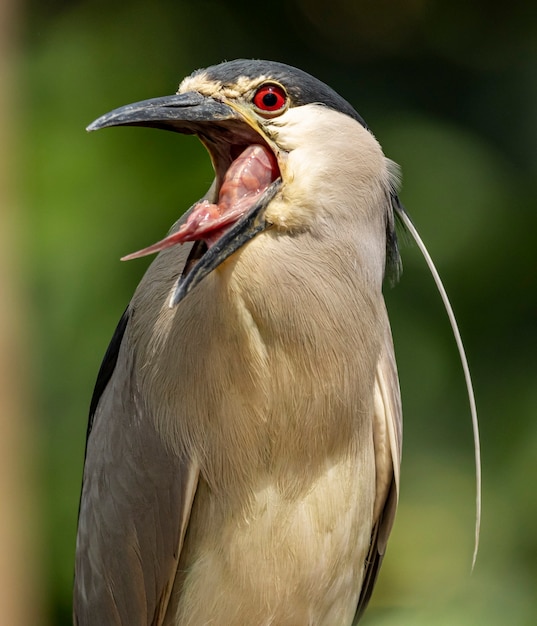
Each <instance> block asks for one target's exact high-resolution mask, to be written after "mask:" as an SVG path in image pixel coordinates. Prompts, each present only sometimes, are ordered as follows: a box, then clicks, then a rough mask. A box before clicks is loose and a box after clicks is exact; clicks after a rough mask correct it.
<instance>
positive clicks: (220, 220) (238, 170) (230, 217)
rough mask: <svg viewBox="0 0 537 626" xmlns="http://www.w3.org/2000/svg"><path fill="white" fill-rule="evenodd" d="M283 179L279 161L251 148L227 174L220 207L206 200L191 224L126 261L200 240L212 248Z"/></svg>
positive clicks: (258, 147) (263, 150) (194, 212)
mask: <svg viewBox="0 0 537 626" xmlns="http://www.w3.org/2000/svg"><path fill="white" fill-rule="evenodd" d="M279 175H280V172H279V169H278V164H277V162H276V158H275V156H274V154H273V153H272V152H271V151H270V150H269V149H268V148H266V147H265V146H261V145H258V144H254V145H252V146H248V147H247V148H246V149H245V150H244V151H243V152H242V153H241V154H240V156H239V157H238V158H237V159H235V160H234V161H233V163H232V164H231V166H230V168H229V169H228V171H227V172H226V175H225V178H224V181H223V183H222V187H221V189H220V194H219V196H218V204H211V203H210V202H209V201H208V200H203V201H202V202H200V203H199V204H197V205H195V206H194V207H193V208H192V210H191V212H190V215H189V216H188V219H187V221H186V222H185V223H184V224H183V225H182V226H181V228H179V230H178V231H177V232H175V233H173V234H171V235H169V236H168V237H166V238H165V239H163V240H162V241H159V242H157V243H155V244H153V245H152V246H149V247H148V248H144V249H143V250H139V251H138V252H133V253H132V254H129V255H127V256H125V257H123V259H122V260H123V261H129V260H130V259H136V258H138V257H142V256H146V255H147V254H153V253H154V252H160V251H161V250H164V249H165V248H169V247H171V246H174V245H176V244H178V243H184V242H186V241H196V240H198V239H203V240H204V241H205V242H206V244H207V246H208V247H210V246H211V245H213V244H214V243H215V242H216V241H217V240H218V239H219V238H220V237H221V236H222V234H223V233H224V232H225V231H226V230H227V229H229V228H230V227H231V226H232V225H233V224H234V223H235V222H236V221H237V220H238V219H239V218H240V217H241V216H242V215H244V214H245V213H247V212H248V209H250V208H251V207H252V206H253V205H254V204H255V202H256V201H257V200H258V198H260V197H261V196H262V195H263V193H264V191H265V190H266V189H267V187H268V186H269V185H270V184H271V183H272V182H273V181H275V180H276V178H278V176H279Z"/></svg>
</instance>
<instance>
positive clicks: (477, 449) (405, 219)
mask: <svg viewBox="0 0 537 626" xmlns="http://www.w3.org/2000/svg"><path fill="white" fill-rule="evenodd" d="M394 209H395V211H396V213H397V216H398V217H399V219H400V220H401V222H402V223H403V225H404V226H405V228H407V229H408V231H409V232H410V234H411V235H412V237H413V238H414V240H415V242H416V244H417V245H418V248H419V249H420V251H421V253H422V254H423V257H424V259H425V261H426V263H427V265H428V267H429V270H430V272H431V274H432V276H433V279H434V282H435V283H436V287H437V289H438V291H439V293H440V297H441V298H442V302H443V303H444V307H445V309H446V312H447V314H448V318H449V323H450V324H451V329H452V330H453V336H454V337H455V342H456V344H457V348H458V350H459V355H460V359H461V363H462V369H463V371H464V378H465V380H466V388H467V390H468V401H469V403H470V412H471V415H472V428H473V432H474V453H475V478H476V504H475V508H476V511H475V538H474V554H473V557H472V570H473V569H474V566H475V562H476V559H477V552H478V550H479V533H480V529H481V446H480V442H479V423H478V419H477V408H476V403H475V395H474V388H473V385H472V378H471V376H470V368H469V367H468V359H467V358H466V352H465V350H464V345H463V343H462V339H461V334H460V332H459V327H458V325H457V320H456V319H455V314H454V313H453V309H452V307H451V303H450V301H449V298H448V295H447V293H446V290H445V288H444V285H443V283H442V280H441V278H440V275H439V274H438V271H437V269H436V266H435V264H434V263H433V260H432V258H431V255H430V254H429V251H428V250H427V248H426V247H425V244H424V243H423V240H422V238H421V237H420V235H419V233H418V231H417V230H416V228H415V226H414V224H413V223H412V220H411V219H410V216H409V215H408V213H407V212H406V211H405V209H404V207H403V206H402V205H401V203H400V202H399V200H398V199H397V198H395V202H394Z"/></svg>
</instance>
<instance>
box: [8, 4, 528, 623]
mask: <svg viewBox="0 0 537 626" xmlns="http://www.w3.org/2000/svg"><path fill="white" fill-rule="evenodd" d="M16 9H17V10H16V12H15V14H12V15H11V16H10V15H7V18H6V19H8V18H9V19H10V20H11V25H12V27H13V28H14V33H15V34H14V35H13V38H12V40H11V41H12V46H11V53H10V56H9V59H11V61H12V63H11V66H10V68H11V69H10V72H11V73H10V76H11V79H10V80H11V83H8V85H9V86H10V88H11V90H12V96H13V97H12V99H11V104H10V105H9V106H10V107H11V108H9V107H8V111H11V113H12V114H13V116H12V117H10V118H9V120H8V121H7V122H6V120H4V127H6V128H7V129H8V131H9V136H10V137H12V140H11V143H10V146H11V147H10V152H9V155H7V158H5V160H6V161H7V162H8V165H9V166H10V167H9V171H11V172H12V173H13V177H12V179H11V190H12V197H14V198H15V203H14V204H13V203H12V205H13V206H17V207H18V210H17V217H16V219H15V222H16V223H15V225H14V231H10V232H14V235H13V237H12V238H11V240H10V245H9V250H10V251H11V252H10V253H9V256H8V258H7V264H8V265H6V267H11V272H10V273H11V276H12V280H16V281H17V282H16V283H15V284H14V286H13V288H14V293H15V294H16V298H15V303H17V302H18V303H19V305H20V309H21V311H19V313H18V314H17V315H16V316H15V317H16V318H17V319H18V326H20V332H19V333H18V334H17V337H18V341H20V346H21V349H22V352H23V354H25V355H26V356H25V357H23V358H22V361H23V363H22V365H21V366H20V370H18V371H20V372H21V373H22V376H23V382H25V381H26V380H29V381H30V382H29V383H28V384H24V385H23V388H22V390H21V391H20V393H19V397H20V398H22V401H23V403H24V404H25V406H26V411H24V412H23V416H27V415H29V418H28V422H27V423H26V426H24V427H23V432H24V433H25V435H24V437H22V442H23V444H22V445H23V446H30V447H29V450H30V451H31V452H30V453H28V447H26V448H24V447H21V450H20V453H19V452H15V455H14V456H15V457H16V458H17V459H18V460H17V467H18V468H19V470H18V474H17V473H15V474H14V476H18V475H20V477H21V480H22V487H21V489H22V490H23V491H24V494H25V495H24V498H23V500H24V503H23V504H21V506H20V508H19V509H18V513H20V518H21V519H20V524H21V528H23V530H24V533H27V534H26V535H23V536H25V537H27V541H25V545H23V546H22V550H23V553H24V555H23V553H22V552H21V554H20V556H19V557H18V558H19V559H20V560H21V561H22V562H23V563H24V567H25V568H26V570H25V571H26V573H25V571H23V572H22V574H21V576H20V578H17V577H15V576H13V577H12V579H11V580H10V582H11V583H13V584H14V585H15V583H16V588H15V587H14V588H13V590H12V591H13V594H14V595H15V596H16V595H17V594H19V595H20V596H21V597H22V599H23V604H24V603H25V604H29V605H31V607H30V609H29V611H28V615H33V617H26V618H21V620H20V622H19V623H20V624H21V625H22V624H23V622H24V623H25V624H28V626H30V624H43V625H44V626H51V625H54V626H66V625H68V624H70V594H71V585H72V571H73V555H74V544H75V532H76V518H77V508H78V498H79V489H80V482H81V472H82V462H83V454H84V439H85V429H86V416H87V408H88V404H89V399H90V396H91V392H92V387H93V383H94V380H95V376H96V372H97V369H98V367H99V364H100V361H101V358H102V355H103V354H104V351H105V349H106V346H107V343H108V341H109V339H110V337H111V334H112V332H113V330H114V327H115V324H116V322H117V320H118V319H119V317H120V315H121V313H122V311H123V309H124V307H125V305H126V303H127V302H128V301H129V299H130V296H131V294H132V292H133V290H134V288H135V286H136V284H137V282H138V281H139V279H140V277H141V276H142V274H143V271H144V269H145V267H146V266H147V264H148V262H149V261H145V260H142V261H135V262H131V263H127V264H123V263H120V262H119V257H120V256H122V255H123V254H125V253H128V252H131V251H133V250H137V249H139V248H141V247H144V246H145V245H147V244H149V243H152V242H153V241H155V240H157V239H158V238H160V237H161V236H162V235H163V234H165V232H166V231H167V229H168V227H169V226H170V225H171V223H172V222H173V221H174V220H176V219H177V217H178V216H179V215H180V214H181V212H182V211H183V210H185V209H186V208H187V207H188V206H190V204H191V203H192V202H194V201H195V200H196V199H197V198H198V197H199V196H200V195H201V194H202V193H203V192H204V191H205V189H206V188H207V186H208V184H209V183H210V180H211V177H212V172H211V168H210V163H209V160H208V157H207V156H206V154H205V152H204V150H203V149H202V147H201V146H200V145H199V144H198V142H197V140H196V139H195V138H192V137H182V136H178V135H174V134H171V133H162V132H157V131H154V130H147V129H112V130H106V131H102V132H99V133H96V134H92V135H87V134H86V133H85V131H84V128H85V126H86V125H87V124H88V123H89V122H91V121H92V120H93V119H94V118H96V117H97V116H99V115H100V114H102V113H104V112H106V111H108V110H110V109H112V108H114V107H116V106H119V105H122V104H126V103H129V102H132V101H136V100H141V99H145V98H149V97H153V96H158V95H167V94H170V93H173V92H174V91H175V89H176V87H177V84H178V83H179V81H180V79H181V78H182V77H183V76H185V75H187V74H189V73H190V72H191V71H192V70H194V69H196V68H199V67H204V66H206V65H210V64H214V63H217V62H220V61H222V60H230V59H233V58H237V57H249V58H251V57H256V58H268V59H273V60H279V61H283V62H286V63H290V64H291V65H296V66H298V67H301V68H302V69H304V70H307V71H309V72H310V73H312V74H314V75H315V76H317V77H318V78H320V79H322V80H324V81H325V82H327V83H328V84H330V85H331V86H332V87H334V88H335V89H336V90H337V91H339V92H340V93H341V94H342V95H343V96H344V97H346V98H347V99H348V100H349V101H350V102H351V103H353V104H354V106H355V107H356V108H357V110H358V111H359V112H360V113H361V115H362V116H363V117H364V118H365V119H366V120H367V122H368V124H369V125H370V127H371V128H372V129H373V132H374V133H375V135H376V136H377V138H378V139H379V141H380V142H381V144H382V146H383V148H384V151H385V153H386V155H387V156H389V157H390V158H392V159H393V160H395V161H397V162H398V163H399V164H400V165H401V167H402V172H403V186H402V191H401V198H402V201H403V202H404V204H405V205H406V206H407V208H408V210H409V212H410V214H411V215H412V217H413V218H414V221H415V223H416V224H417V226H418V228H419V230H420V232H421V234H422V237H423V238H424V240H425V241H426V243H427V245H428V247H429V249H430V251H431V253H432V255H433V257H434V258H435V260H436V262H437V265H438V268H439V270H440V273H441V275H442V276H443V279H444V281H445V283H446V286H447V289H448V292H449V294H450V296H451V299H452V303H453V306H454V308H455V311H456V313H457V316H458V319H459V323H460V326H461V332H462V334H463V337H464V339H465V344H466V348H467V351H468V356H469V360H470V365H471V369H472V372H473V376H474V383H475V388H476V396H477V403H478V408H479V411H480V418H481V432H482V446H483V472H484V492H483V526H482V538H481V551H480V554H479V558H478V562H477V566H476V568H475V571H474V573H473V574H472V575H470V563H471V555H472V548H473V545H472V543H473V524H474V469H473V447H472V435H471V426H470V417H469V410H468V404H467V399H466V395H465V387H464V381H463V377H462V373H461V368H460V365H459V361H458V357H457V353H456V349H455V346H454V342H453V339H452V336H451V332H450V329H449V326H448V322H447V319H446V316H445V313H444V312H443V309H442V306H441V304H440V300H439V297H438V295H437V293H436V291H435V288H434V286H433V283H432V280H431V278H430V276H429V274H428V272H427V270H426V268H425V265H424V262H423V261H422V259H421V258H420V255H419V253H418V251H417V249H416V247H415V246H413V245H412V244H411V243H410V241H409V240H408V238H407V237H405V236H404V235H403V236H401V239H402V254H403V261H404V273H403V276H402V279H401V281H400V283H399V284H398V285H397V286H396V287H395V288H393V289H392V288H390V287H386V297H387V300H388V306H389V310H390V315H391V320H392V325H393V332H394V339H395V344H396V351H397V355H398V362H399V369H400V379H401V387H402V394H403V402H404V412H405V435H404V437H405V447H404V455H403V456H404V459H403V472H402V490H401V500H400V509H399V513H398V517H397V520H396V525H395V529H394V531H393V535H392V539H391V543H390V545H389V550H388V553H387V557H386V559H385V562H384V566H383V570H382V572H381V576H380V580H379V583H378V586H377V589H376V593H375V594H374V597H373V601H372V603H371V606H370V609H369V611H368V613H367V616H366V618H365V619H364V622H363V623H364V625H366V626H367V625H369V626H395V625H404V626H407V625H408V626H414V625H417V626H420V625H433V626H436V625H446V626H447V625H454V624H457V625H459V624H460V625H472V626H473V625H481V624H483V625H485V624H486V625H487V626H496V625H500V624H501V625H503V624H507V623H508V624H515V625H532V624H537V598H536V594H537V539H536V536H537V534H536V526H537V498H536V492H537V489H536V478H537V422H536V420H535V414H536V410H537V386H536V376H535V374H536V367H535V361H536V359H535V351H536V348H537V345H536V344H537V326H536V321H537V289H536V287H537V285H536V270H537V255H536V253H535V252H536V250H535V249H536V245H535V230H536V227H537V211H536V209H537V200H536V196H535V186H536V185H535V176H536V173H537V150H536V147H537V5H535V3H531V2H527V1H517V0H515V1H512V2H510V3H508V4H503V3H502V4H499V3H498V4H495V3H490V2H485V1H484V0H478V1H476V2H471V3H470V2H465V1H463V0H449V1H448V0H436V1H427V0H392V1H388V0H376V1H375V0H369V1H354V2H352V1H350V0H331V1H330V2H327V1H326V0H310V1H308V0H292V1H287V2H284V1H282V0H273V1H272V2H261V3H252V2H240V1H237V2H226V3H225V2H218V1H206V0H196V1H194V0H183V1H175V2H174V1H172V0H168V1H156V2H152V3H148V2H142V1H140V0H135V1H132V2H118V1H117V0H106V1H104V0H92V1H90V0H86V1H76V0H70V1H69V2H67V1H65V0H63V1H62V0H50V1H48V2H47V1H43V0H42V1H40V2H38V1H37V0H33V1H28V2H26V4H25V5H24V6H20V7H19V6H18V5H17V7H16ZM4 17H5V16H4ZM6 23H8V22H6ZM10 28H11V27H5V31H6V32H10V30H9V29H10ZM4 157H6V155H5V154H4ZM4 219H5V217H4ZM8 219H11V218H8ZM8 226H9V223H8ZM6 232H7V231H6ZM9 263H12V264H13V265H11V266H9ZM3 288H5V285H4V286H3ZM6 298H9V294H8V295H7V296H6V297H5V298H4V303H5V305H6V306H7V304H6V303H7V302H8V299H6ZM21 316H22V317H21ZM21 320H22V321H21ZM19 382H20V381H19ZM21 467H22V469H21ZM8 471H9V470H8ZM3 506H4V511H5V506H7V504H4V505H3ZM15 508H17V507H15ZM28 511H31V513H29V512H28ZM27 515H31V517H32V522H31V524H30V525H29V527H28V528H27V526H28V520H27V519H25V516H27ZM32 541H33V543H31V542H32ZM28 542H30V543H28ZM29 545H30V546H31V547H32V548H31V550H29V549H28V546H29ZM30 552H32V554H30ZM34 553H35V555H37V556H34V555H33V554H34ZM5 554H6V553H4V554H3V555H2V554H0V559H2V558H4V559H6V558H7V557H6V556H5ZM9 567H12V568H14V570H13V571H15V570H16V569H17V568H18V565H17V564H15V563H11V564H9V566H8V572H9ZM24 567H23V570H24ZM28 572H30V574H29V573H28ZM25 576H29V578H26V580H27V581H28V583H25V582H24V579H25ZM21 581H22V587H21ZM31 585H33V586H34V587H35V591H32V590H31ZM13 594H12V595H13ZM26 608H28V607H26ZM32 611H33V613H32ZM6 623H8V622H6ZM9 623H11V624H14V623H15V622H14V621H11V622H9ZM252 626H254V625H252ZM334 626H337V625H334Z"/></svg>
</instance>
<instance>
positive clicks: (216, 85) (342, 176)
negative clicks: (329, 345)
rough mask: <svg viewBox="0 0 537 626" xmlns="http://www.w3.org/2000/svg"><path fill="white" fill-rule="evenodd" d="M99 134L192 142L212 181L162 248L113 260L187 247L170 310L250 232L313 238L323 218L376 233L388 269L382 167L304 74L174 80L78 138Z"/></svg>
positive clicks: (389, 186) (232, 65)
mask: <svg viewBox="0 0 537 626" xmlns="http://www.w3.org/2000/svg"><path fill="white" fill-rule="evenodd" d="M108 126H149V127H154V128H161V129H164V130H171V131H175V132H178V133H183V134H195V135H197V136H198V137H199V138H200V140H201V141H202V142H203V144H204V145H205V146H206V148H207V150H208V151H209V154H210V156H211V160H212V163H213V167H214V170H215V174H216V178H215V181H214V183H213V185H212V186H211V188H210V189H209V191H208V192H207V194H206V195H205V197H204V198H203V199H202V200H201V201H200V202H198V203H196V204H195V205H194V206H193V207H191V209H190V210H189V211H188V212H187V213H185V215H184V216H183V218H182V219H181V220H180V221H179V222H178V223H177V225H176V227H175V228H174V230H173V232H172V233H171V234H170V235H168V236H167V237H166V238H165V239H163V240H162V241H159V242H158V243H156V244H154V245H152V246H149V247H148V248H145V249H143V250H140V251H139V252H135V253H134V254H131V255H128V256H127V257H124V258H125V259H132V258H137V257H139V256H145V255H147V254H151V253H154V252H159V251H160V250H163V249H165V248H168V247H170V246H173V245H176V244H179V243H184V242H187V241H194V242H196V243H195V244H194V246H193V247H192V250H191V252H190V256H189V259H188V261H187V263H186V265H185V268H184V270H183V273H182V275H181V277H180V279H179V282H178V284H177V286H176V288H175V290H174V292H173V294H172V297H171V300H170V306H175V305H176V304H177V303H178V302H179V301H180V300H181V299H182V298H183V297H184V296H185V295H186V294H187V293H188V292H189V291H190V290H191V289H192V288H193V287H194V286H195V285H197V284H198V283H199V282H200V281H201V280H202V279H203V278H204V277H205V276H206V275H207V274H208V273H209V272H211V271H212V270H214V269H215V268H216V267H218V266H219V265H220V264H221V263H223V262H224V261H225V260H226V259H227V258H228V257H229V256H230V255H231V254H233V253H234V252H236V251H237V250H238V249H239V248H241V247H242V246H243V245H245V244H246V243H247V242H248V241H250V240H251V239H252V238H253V237H255V236H256V235H257V234H258V233H260V232H261V231H264V230H266V229H268V228H274V229H277V230H279V231H282V232H287V233H297V232H300V231H303V230H308V229H309V230H315V228H316V226H318V225H319V224H325V225H326V224H329V223H330V221H331V220H332V219H334V218H336V221H337V228H338V229H345V228H346V227H347V224H348V223H350V222H351V221H352V220H353V219H354V217H353V215H352V211H353V207H356V206H360V207H361V210H362V211H363V212H364V219H365V220H366V221H367V220H368V219H370V220H373V221H376V222H378V223H380V224H381V225H382V228H383V229H384V232H385V233H386V234H387V236H386V246H387V250H388V255H389V256H391V257H393V258H394V259H396V258H397V249H396V240H395V234H394V225H393V210H392V206H391V200H392V198H394V197H395V195H394V181H395V176H394V168H393V167H391V166H392V165H393V164H391V162H390V161H388V159H386V158H385V157H384V155H383V154H382V150H381V148H380V146H379V144H378V142H377V141H376V140H375V138H374V137H373V135H372V134H371V133H370V132H369V130H368V129H367V126H366V124H365V122H364V121H363V119H362V118H361V117H360V115H358V113H357V112H356V111H355V110H354V108H353V107H352V106H351V105H350V104H349V103H348V102H347V101H346V100H344V99H343V98H342V97H341V96H339V95H338V94H337V93H336V92H335V91H333V90H332V89H331V88H330V87H328V86H327V85H325V84H324V83H322V82H321V81H319V80H317V79H316V78H314V77H313V76H310V75H309V74H307V73H306V72H303V71H301V70H298V69H296V68H294V67H291V66H288V65H284V64H282V63H276V62H269V61H251V60H237V61H231V62H227V63H222V64H220V65H216V66H213V67H209V68H207V69H203V70H198V71H196V72H194V73H193V74H192V75H191V76H189V77H187V78H185V79H184V80H183V82H182V83H181V84H180V86H179V90H178V92H177V93H176V94H175V95H172V96H165V97H161V98H153V99H151V100H144V101H142V102H137V103H135V104H129V105H126V106H123V107H121V108H119V109H115V110H114V111H111V112H110V113H107V114H106V115H103V116H102V117H100V118H99V119H97V120H96V121H95V122H93V123H92V124H91V125H90V126H88V130H90V131H92V130H98V129H100V128H106V127H108ZM379 205H381V206H383V207H385V211H384V214H380V215H379V208H378V207H379ZM372 238H375V237H372ZM377 239H378V237H377ZM375 245H376V247H377V250H376V252H377V254H378V241H375ZM381 256H382V259H381V261H382V264H383V265H384V260H385V259H384V250H381Z"/></svg>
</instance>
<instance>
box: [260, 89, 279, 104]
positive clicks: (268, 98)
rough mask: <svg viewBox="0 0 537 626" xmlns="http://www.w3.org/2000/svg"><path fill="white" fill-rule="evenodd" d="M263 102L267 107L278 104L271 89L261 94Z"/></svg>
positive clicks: (276, 97)
mask: <svg viewBox="0 0 537 626" xmlns="http://www.w3.org/2000/svg"><path fill="white" fill-rule="evenodd" d="M263 104H264V105H265V106H266V107H269V108H271V107H275V106H276V105H277V104H278V96H277V95H276V94H275V93H273V92H272V91H269V92H268V93H266V94H265V95H264V96H263Z"/></svg>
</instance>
